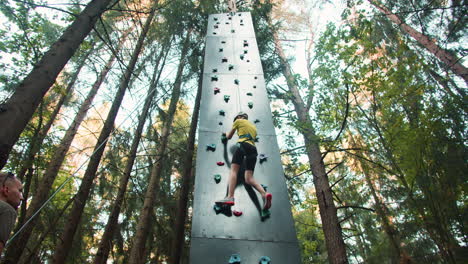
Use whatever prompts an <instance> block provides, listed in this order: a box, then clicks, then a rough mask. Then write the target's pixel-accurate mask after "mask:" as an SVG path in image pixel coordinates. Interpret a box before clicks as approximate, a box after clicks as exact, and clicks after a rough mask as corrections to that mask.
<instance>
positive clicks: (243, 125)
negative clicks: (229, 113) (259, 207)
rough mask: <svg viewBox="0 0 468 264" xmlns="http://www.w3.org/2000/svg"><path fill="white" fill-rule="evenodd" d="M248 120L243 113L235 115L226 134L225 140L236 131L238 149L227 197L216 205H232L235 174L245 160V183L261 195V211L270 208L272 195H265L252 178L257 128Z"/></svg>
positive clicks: (263, 190)
mask: <svg viewBox="0 0 468 264" xmlns="http://www.w3.org/2000/svg"><path fill="white" fill-rule="evenodd" d="M248 119H249V116H248V115H247V114H246V113H244V112H240V113H239V114H237V116H236V117H235V118H234V124H233V125H232V129H231V131H230V132H229V133H228V134H227V139H231V138H232V136H233V135H234V132H236V131H237V135H238V136H239V140H238V144H239V147H238V148H237V150H236V152H235V153H234V156H233V157H232V164H231V173H230V174H229V179H228V184H229V185H228V188H229V191H228V196H227V197H226V198H224V199H222V200H219V201H216V203H217V204H222V205H229V206H232V205H234V190H235V188H236V183H237V173H238V172H239V169H240V166H241V164H242V161H243V160H244V159H245V161H246V162H245V163H246V168H245V175H244V177H245V183H247V184H250V185H252V186H253V187H254V188H255V190H257V191H258V192H259V193H260V194H261V195H262V199H263V209H264V210H267V209H269V208H270V207H271V200H272V195H271V193H267V192H266V191H265V189H264V188H263V187H262V185H260V184H259V183H258V182H257V181H256V180H255V179H254V178H253V173H254V169H255V164H256V163H257V148H256V147H255V138H256V137H257V128H256V127H255V125H254V124H253V123H252V122H250V121H249V120H248Z"/></svg>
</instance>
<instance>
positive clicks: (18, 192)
mask: <svg viewBox="0 0 468 264" xmlns="http://www.w3.org/2000/svg"><path fill="white" fill-rule="evenodd" d="M0 184H1V185H0V255H1V254H2V251H3V248H4V247H5V245H6V242H7V241H8V237H10V233H11V230H12V229H13V227H14V225H15V222H16V209H18V206H19V205H20V204H21V200H23V193H22V191H23V184H22V183H21V181H20V180H19V179H18V178H16V177H15V175H13V173H11V172H8V173H5V172H0Z"/></svg>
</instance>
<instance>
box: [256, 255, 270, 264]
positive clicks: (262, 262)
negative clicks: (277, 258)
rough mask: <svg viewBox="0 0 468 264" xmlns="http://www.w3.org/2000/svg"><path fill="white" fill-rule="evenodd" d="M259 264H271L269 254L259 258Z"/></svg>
mask: <svg viewBox="0 0 468 264" xmlns="http://www.w3.org/2000/svg"><path fill="white" fill-rule="evenodd" d="M258 264H271V259H270V258H269V257H267V256H263V257H261V258H260V259H259V261H258Z"/></svg>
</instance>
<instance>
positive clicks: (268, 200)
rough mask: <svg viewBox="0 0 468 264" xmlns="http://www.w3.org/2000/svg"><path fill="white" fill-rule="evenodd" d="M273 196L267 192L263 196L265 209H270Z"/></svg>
mask: <svg viewBox="0 0 468 264" xmlns="http://www.w3.org/2000/svg"><path fill="white" fill-rule="evenodd" d="M272 198H273V195H271V193H266V195H265V197H263V210H268V209H270V207H271V199H272Z"/></svg>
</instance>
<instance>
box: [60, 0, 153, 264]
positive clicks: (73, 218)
mask: <svg viewBox="0 0 468 264" xmlns="http://www.w3.org/2000/svg"><path fill="white" fill-rule="evenodd" d="M156 5H157V2H155V4H154V5H153V7H152V9H151V13H150V15H149V16H148V18H147V20H146V22H145V25H144V27H143V29H142V32H141V34H140V36H139V38H138V41H137V43H136V46H135V49H134V51H133V53H132V57H131V59H130V62H129V64H128V66H127V68H126V70H125V73H124V75H123V76H122V79H121V81H120V84H119V89H118V91H117V93H116V96H115V99H114V102H113V103H112V106H111V109H110V111H109V114H108V116H107V119H106V121H105V123H104V126H103V128H102V131H101V134H100V135H99V138H98V140H97V143H96V147H95V148H94V151H93V154H92V155H91V158H90V160H89V163H88V167H87V168H86V172H85V174H84V176H83V179H82V182H81V185H80V188H79V190H78V193H77V194H76V196H75V198H74V203H73V207H72V209H71V211H70V214H69V216H68V223H67V224H65V230H64V232H63V234H62V236H61V240H60V241H59V243H58V245H57V248H56V250H55V254H54V257H53V261H52V262H53V263H57V264H58V263H64V262H65V260H66V257H67V255H68V253H69V251H70V248H71V246H72V243H73V236H74V235H75V232H76V229H77V227H78V223H79V222H80V219H81V215H82V214H83V209H84V207H85V205H86V201H87V199H88V197H89V193H90V191H91V187H92V184H93V180H94V178H95V176H96V171H97V168H98V166H99V163H100V160H101V157H102V155H103V153H104V148H105V145H106V142H107V140H108V138H109V136H110V134H111V132H112V130H113V127H114V121H115V118H116V116H117V113H118V111H119V108H120V105H121V103H122V100H123V97H124V95H125V92H126V90H127V87H128V83H129V82H130V78H131V76H132V71H133V70H134V69H135V64H136V62H137V60H138V56H139V54H140V52H141V50H142V48H143V43H144V40H145V38H146V35H147V33H148V30H149V28H150V25H151V22H152V20H153V17H154V14H155V10H156V8H155V6H156Z"/></svg>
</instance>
